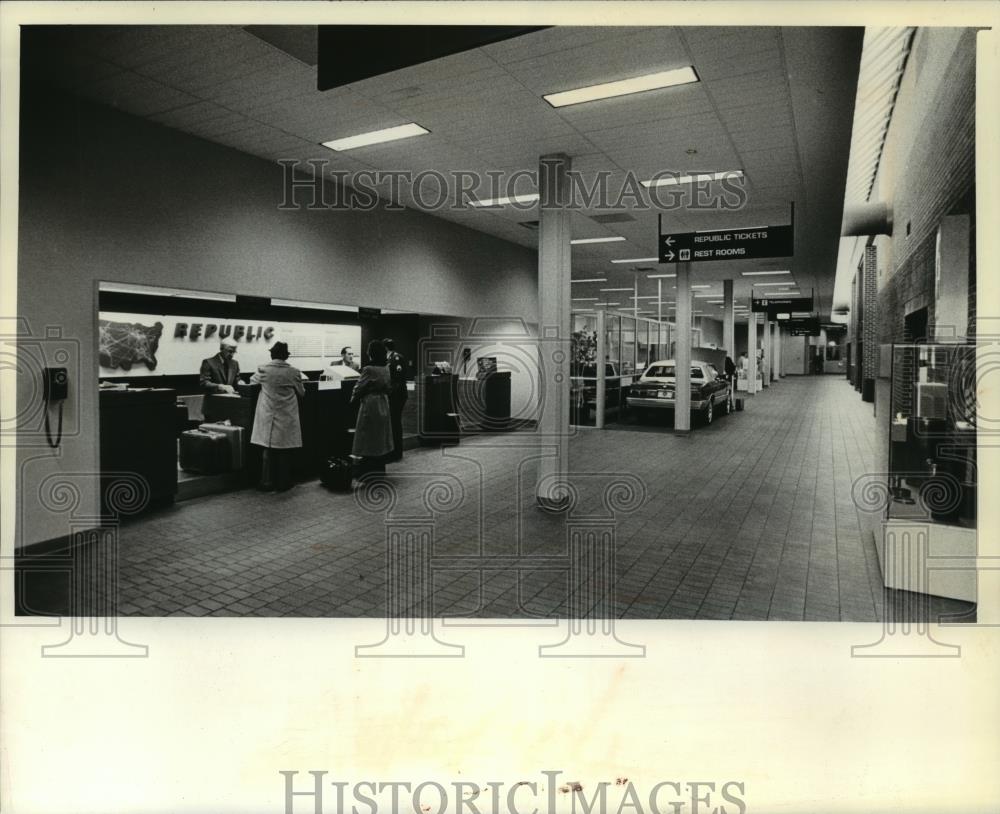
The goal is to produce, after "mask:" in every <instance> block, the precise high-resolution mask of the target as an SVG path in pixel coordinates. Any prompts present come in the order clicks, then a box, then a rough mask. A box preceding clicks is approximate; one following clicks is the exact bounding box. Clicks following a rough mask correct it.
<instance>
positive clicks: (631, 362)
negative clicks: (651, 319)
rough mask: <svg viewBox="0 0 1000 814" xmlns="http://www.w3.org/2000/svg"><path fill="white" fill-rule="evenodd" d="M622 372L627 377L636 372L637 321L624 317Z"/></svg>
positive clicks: (622, 320) (622, 319)
mask: <svg viewBox="0 0 1000 814" xmlns="http://www.w3.org/2000/svg"><path fill="white" fill-rule="evenodd" d="M621 323H622V346H621V353H622V355H621V363H622V364H621V371H622V375H624V376H627V375H628V374H629V373H634V372H635V320H634V319H632V318H631V317H622V318H621Z"/></svg>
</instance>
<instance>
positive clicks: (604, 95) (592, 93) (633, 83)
mask: <svg viewBox="0 0 1000 814" xmlns="http://www.w3.org/2000/svg"><path fill="white" fill-rule="evenodd" d="M697 81H698V74H696V73H695V72H694V68H692V67H691V66H690V65H687V66H685V67H683V68H674V69H673V70H670V71H658V72H657V73H648V74H643V75H642V76H633V77H632V78H631V79H621V80H618V81H617V82H602V83H601V84H599V85H587V86H586V87H582V88H576V89H575V90H564V91H561V92H559V93H547V94H544V95H543V96H542V98H543V99H544V100H545V101H546V102H548V103H549V104H550V105H552V107H566V106H567V105H578V104H581V103H583V102H595V101H597V100H598V99H612V98H614V97H616V96H628V95H630V94H633V93H643V92H645V91H648V90H659V89H661V88H670V87H673V86H675V85H687V84H690V83H691V82H697Z"/></svg>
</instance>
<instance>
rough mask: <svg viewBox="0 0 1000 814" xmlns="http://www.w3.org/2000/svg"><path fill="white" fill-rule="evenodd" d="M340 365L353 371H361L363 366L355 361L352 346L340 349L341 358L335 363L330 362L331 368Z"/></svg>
mask: <svg viewBox="0 0 1000 814" xmlns="http://www.w3.org/2000/svg"><path fill="white" fill-rule="evenodd" d="M338 365H343V366H344V367H349V368H350V369H351V370H361V366H360V365H359V364H358V363H357V362H355V361H354V351H353V350H351V347H350V345H348V346H347V347H344V348H341V349H340V358H339V359H337V360H336V361H334V362H330V367H335V366H338Z"/></svg>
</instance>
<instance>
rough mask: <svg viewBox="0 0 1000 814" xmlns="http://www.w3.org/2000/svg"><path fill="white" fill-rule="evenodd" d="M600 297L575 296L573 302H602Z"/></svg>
mask: <svg viewBox="0 0 1000 814" xmlns="http://www.w3.org/2000/svg"><path fill="white" fill-rule="evenodd" d="M600 299H601V298H600V297H573V302H600Z"/></svg>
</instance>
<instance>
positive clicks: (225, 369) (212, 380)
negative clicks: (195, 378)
mask: <svg viewBox="0 0 1000 814" xmlns="http://www.w3.org/2000/svg"><path fill="white" fill-rule="evenodd" d="M235 355H236V343H235V342H233V341H232V340H231V339H223V340H222V341H221V342H220V343H219V352H218V353H217V354H215V356H212V357H210V358H208V359H202V362H201V372H200V374H199V384H200V385H201V389H202V390H204V391H205V392H207V393H235V392H236V385H237V384H238V383H239V380H240V363H239V362H237V361H236V360H235V359H234V358H233V356H235Z"/></svg>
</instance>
